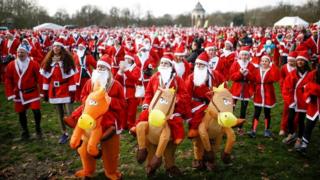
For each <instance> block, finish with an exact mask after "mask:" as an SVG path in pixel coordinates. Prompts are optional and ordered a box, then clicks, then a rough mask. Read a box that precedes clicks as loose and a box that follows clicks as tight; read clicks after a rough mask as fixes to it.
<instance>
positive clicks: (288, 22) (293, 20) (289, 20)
mask: <svg viewBox="0 0 320 180" xmlns="http://www.w3.org/2000/svg"><path fill="white" fill-rule="evenodd" d="M274 26H291V27H293V26H304V27H307V26H309V23H308V22H307V21H305V20H303V19H301V18H300V17H298V16H291V17H290V16H287V17H283V18H282V19H280V20H279V21H277V22H276V23H274Z"/></svg>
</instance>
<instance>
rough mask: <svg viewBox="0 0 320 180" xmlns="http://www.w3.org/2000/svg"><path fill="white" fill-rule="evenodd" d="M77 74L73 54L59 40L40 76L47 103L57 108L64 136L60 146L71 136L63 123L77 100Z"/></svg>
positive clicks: (50, 52)
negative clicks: (75, 77) (64, 117)
mask: <svg viewBox="0 0 320 180" xmlns="http://www.w3.org/2000/svg"><path fill="white" fill-rule="evenodd" d="M76 73H77V71H76V67H75V64H74V60H73V57H72V54H71V53H70V52H69V51H67V50H66V49H65V48H64V46H63V44H62V41H61V40H60V41H59V39H58V40H57V41H55V42H54V43H53V47H52V49H51V50H50V51H49V52H48V54H47V55H46V57H45V59H44V60H43V62H42V65H41V69H40V74H41V75H42V76H43V86H42V89H43V91H44V98H45V101H49V103H50V104H54V105H55V106H56V108H57V112H58V118H59V120H60V124H61V129H62V132H63V134H62V135H61V137H60V139H59V143H60V144H64V143H66V142H67V141H68V139H69V135H68V132H67V129H66V126H65V123H64V121H63V116H64V112H66V114H67V115H70V113H71V111H72V110H71V108H72V107H71V104H72V102H73V101H74V98H75V91H76V83H75V81H74V75H75V74H76Z"/></svg>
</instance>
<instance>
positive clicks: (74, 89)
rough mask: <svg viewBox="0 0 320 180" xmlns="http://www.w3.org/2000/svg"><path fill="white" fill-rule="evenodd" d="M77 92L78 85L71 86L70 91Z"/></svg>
mask: <svg viewBox="0 0 320 180" xmlns="http://www.w3.org/2000/svg"><path fill="white" fill-rule="evenodd" d="M76 90H77V86H76V85H70V86H69V91H76Z"/></svg>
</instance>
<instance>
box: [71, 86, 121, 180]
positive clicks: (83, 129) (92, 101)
mask: <svg viewBox="0 0 320 180" xmlns="http://www.w3.org/2000/svg"><path fill="white" fill-rule="evenodd" d="M109 105H110V97H109V96H108V94H107V93H106V91H105V88H103V87H100V85H99V83H98V82H97V83H95V85H94V87H93V91H92V92H91V93H90V94H89V96H88V98H87V100H86V102H85V104H84V109H83V112H82V115H81V116H80V118H79V120H78V122H77V125H76V127H75V129H74V131H73V134H72V137H71V140H70V146H71V148H72V149H77V150H78V153H79V154H80V158H81V162H82V166H83V169H82V170H79V171H77V172H76V173H75V176H77V177H88V176H92V175H93V173H94V172H95V169H96V158H97V157H99V156H100V155H102V159H103V161H104V169H105V174H106V176H107V177H108V178H110V179H118V178H119V174H120V173H118V172H115V173H114V174H110V169H116V167H109V166H106V164H105V161H108V160H109V161H110V157H114V156H117V155H115V154H114V153H113V151H112V150H110V149H108V150H106V149H104V148H105V147H106V146H105V144H104V143H110V142H103V141H101V138H102V133H103V131H102V127H101V121H102V117H103V115H104V114H105V113H106V112H107V111H108V109H109ZM100 143H101V148H102V151H100V150H99V148H98V145H99V144H100ZM106 151H108V154H106V153H105V152H106ZM111 159H112V158H111ZM115 164H116V163H115Z"/></svg>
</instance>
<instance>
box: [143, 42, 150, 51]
mask: <svg viewBox="0 0 320 180" xmlns="http://www.w3.org/2000/svg"><path fill="white" fill-rule="evenodd" d="M143 46H144V47H145V48H146V49H147V50H148V51H149V50H150V49H151V44H150V43H145V44H144V45H143Z"/></svg>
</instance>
